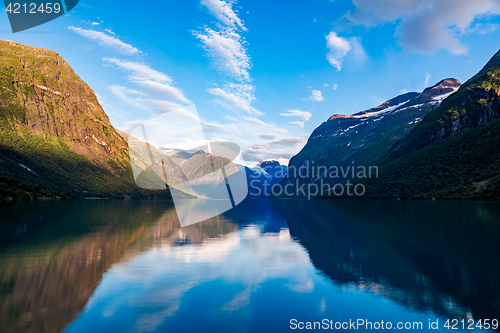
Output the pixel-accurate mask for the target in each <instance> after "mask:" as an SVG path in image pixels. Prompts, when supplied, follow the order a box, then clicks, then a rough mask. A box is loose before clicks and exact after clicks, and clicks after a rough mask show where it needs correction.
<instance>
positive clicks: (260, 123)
mask: <svg viewBox="0 0 500 333" xmlns="http://www.w3.org/2000/svg"><path fill="white" fill-rule="evenodd" d="M245 120H246V121H248V122H251V123H254V124H255V125H259V126H268V125H267V124H266V123H265V122H263V121H262V120H260V119H257V118H253V117H248V118H245Z"/></svg>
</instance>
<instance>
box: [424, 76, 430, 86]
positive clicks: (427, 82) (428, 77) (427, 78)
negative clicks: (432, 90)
mask: <svg viewBox="0 0 500 333" xmlns="http://www.w3.org/2000/svg"><path fill="white" fill-rule="evenodd" d="M430 79H431V73H429V72H425V81H424V89H425V88H427V87H428V86H429V80H430Z"/></svg>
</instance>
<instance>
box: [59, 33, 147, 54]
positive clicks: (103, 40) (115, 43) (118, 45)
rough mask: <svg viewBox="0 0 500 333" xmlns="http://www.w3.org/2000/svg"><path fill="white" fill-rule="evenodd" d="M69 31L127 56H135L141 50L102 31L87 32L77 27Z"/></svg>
mask: <svg viewBox="0 0 500 333" xmlns="http://www.w3.org/2000/svg"><path fill="white" fill-rule="evenodd" d="M68 29H69V30H71V31H74V32H76V33H77V34H79V35H80V36H82V37H85V38H87V39H88V40H91V41H94V42H96V43H98V44H100V45H104V46H107V47H110V48H113V49H114V50H116V51H118V52H120V53H123V54H127V55H133V54H137V53H139V52H140V51H139V49H137V48H136V47H133V46H132V45H130V44H127V43H124V42H122V41H121V40H119V39H118V38H116V37H114V36H110V35H108V34H106V33H104V32H101V31H95V30H86V29H82V28H76V27H73V26H71V27H68Z"/></svg>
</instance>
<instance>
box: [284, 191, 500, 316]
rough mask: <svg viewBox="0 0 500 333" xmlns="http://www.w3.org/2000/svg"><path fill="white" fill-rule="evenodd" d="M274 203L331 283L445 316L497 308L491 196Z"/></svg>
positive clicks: (497, 244)
mask: <svg viewBox="0 0 500 333" xmlns="http://www.w3.org/2000/svg"><path fill="white" fill-rule="evenodd" d="M276 207H277V208H278V209H279V210H280V212H282V214H283V215H284V216H287V221H288V225H289V227H290V233H291V234H292V236H295V237H296V238H297V240H298V241H299V242H300V243H301V244H302V245H304V246H305V247H306V248H307V250H308V252H309V255H310V257H311V260H312V262H313V263H314V265H315V266H317V267H318V268H319V269H321V270H322V271H323V272H325V273H326V274H327V275H328V276H329V277H330V278H331V279H332V280H333V281H334V282H335V283H338V284H341V285H355V286H357V287H358V288H360V289H369V290H371V291H372V292H374V293H376V294H380V295H383V296H384V297H389V298H391V299H393V300H395V301H397V302H399V303H401V304H404V305H405V306H410V307H413V308H415V309H418V310H432V311H433V312H435V313H438V314H441V315H444V316H446V317H448V318H467V317H469V318H471V317H473V318H476V319H480V318H498V317H499V315H500V311H499V310H500V267H499V265H498V253H500V225H499V224H498V222H499V221H500V207H498V205H496V204H494V203H469V202H404V201H403V202H395V201H380V202H378V201H377V202H374V201H367V202H362V205H360V203H359V202H349V201H340V202H339V201H334V202H327V203H323V202H313V203H306V202H297V203H296V205H293V206H290V205H284V204H283V203H282V202H276ZM307 210H313V211H314V212H315V214H314V215H311V214H308V213H307Z"/></svg>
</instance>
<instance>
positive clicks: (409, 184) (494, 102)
mask: <svg viewBox="0 0 500 333" xmlns="http://www.w3.org/2000/svg"><path fill="white" fill-rule="evenodd" d="M378 164H379V165H380V175H379V177H378V178H377V179H370V180H368V181H366V184H365V185H366V190H367V192H366V194H365V197H368V198H423V199H430V198H442V199H477V200H498V199H500V172H499V170H500V51H499V52H498V53H496V54H495V56H493V58H491V60H490V61H489V62H488V63H487V64H486V65H485V66H484V68H483V69H482V70H481V71H480V72H479V73H478V74H476V75H475V76H474V77H472V78H471V79H470V80H468V81H467V82H466V83H465V84H464V85H462V86H461V87H460V89H459V90H458V91H457V92H456V93H454V94H452V95H451V96H449V97H448V98H446V99H445V100H444V101H443V103H442V104H441V106H440V107H439V108H437V109H436V110H434V111H432V112H430V113H429V114H428V115H427V116H426V117H425V118H424V119H423V120H422V121H421V122H420V123H419V124H418V125H417V126H415V128H414V129H413V130H412V131H411V132H410V133H409V134H408V135H407V136H405V137H404V138H402V139H401V140H400V141H398V142H397V144H395V145H394V146H393V147H392V149H391V150H390V151H389V152H388V154H387V156H384V157H383V158H381V159H380V160H379V161H378Z"/></svg>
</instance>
